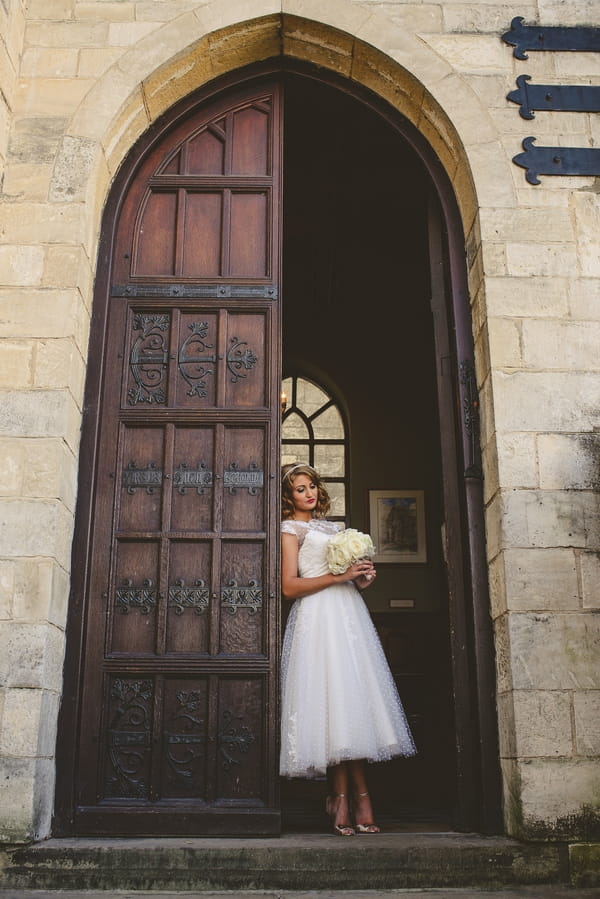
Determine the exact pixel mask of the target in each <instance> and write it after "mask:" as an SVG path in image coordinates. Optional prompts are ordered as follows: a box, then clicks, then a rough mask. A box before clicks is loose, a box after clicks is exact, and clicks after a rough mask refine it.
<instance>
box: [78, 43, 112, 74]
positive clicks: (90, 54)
mask: <svg viewBox="0 0 600 899" xmlns="http://www.w3.org/2000/svg"><path fill="white" fill-rule="evenodd" d="M122 55H123V50H122V49H121V48H120V47H102V48H100V47H89V48H87V49H84V50H80V51H79V68H78V70H77V74H78V75H80V76H81V77H82V78H100V77H101V76H102V75H103V74H104V72H106V70H107V69H110V67H111V66H112V65H113V63H115V62H116V61H117V60H118V59H119V58H120V57H121V56H122Z"/></svg>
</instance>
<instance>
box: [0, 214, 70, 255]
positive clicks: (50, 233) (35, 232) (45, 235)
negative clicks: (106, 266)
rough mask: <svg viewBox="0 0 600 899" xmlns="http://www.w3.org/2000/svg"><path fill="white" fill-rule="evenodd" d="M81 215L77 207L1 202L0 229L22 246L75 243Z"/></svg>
mask: <svg viewBox="0 0 600 899" xmlns="http://www.w3.org/2000/svg"><path fill="white" fill-rule="evenodd" d="M81 216H82V209H81V205H77V204H72V205H67V204H63V203H61V204H54V205H52V204H49V203H45V204H42V203H4V204H2V205H0V228H2V229H6V231H8V232H9V233H10V235H11V238H12V239H13V240H15V241H17V242H19V243H21V242H22V243H23V244H26V241H27V240H32V239H34V240H35V242H36V243H54V244H56V243H67V244H77V243H79V239H78V238H79V236H80V228H81ZM24 249H26V247H24ZM31 249H33V248H31Z"/></svg>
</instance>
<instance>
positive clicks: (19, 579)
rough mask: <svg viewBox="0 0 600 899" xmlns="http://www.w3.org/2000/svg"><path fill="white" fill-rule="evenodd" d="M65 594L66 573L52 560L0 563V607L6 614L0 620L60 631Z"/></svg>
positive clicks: (64, 607)
mask: <svg viewBox="0 0 600 899" xmlns="http://www.w3.org/2000/svg"><path fill="white" fill-rule="evenodd" d="M68 594H69V579H68V574H67V572H66V571H65V570H64V568H61V566H60V565H58V564H57V563H56V562H55V561H54V560H53V559H44V558H34V559H15V560H5V561H2V562H0V604H2V603H4V605H5V609H6V612H7V614H6V615H3V616H0V617H4V618H14V620H15V621H20V622H37V623H41V622H49V623H50V624H54V625H56V626H57V627H59V628H62V629H64V626H65V619H66V608H67V600H68Z"/></svg>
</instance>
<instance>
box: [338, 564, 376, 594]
mask: <svg viewBox="0 0 600 899" xmlns="http://www.w3.org/2000/svg"><path fill="white" fill-rule="evenodd" d="M376 577H377V572H376V571H375V566H374V565H373V562H372V561H371V560H370V559H360V561H359V562H355V563H354V564H353V565H351V566H350V568H347V569H346V571H345V572H344V574H343V575H340V579H341V578H343V579H344V581H354V583H355V584H356V586H357V587H358V589H359V590H364V589H365V588H366V587H370V586H371V584H372V583H373V581H374V580H375V578H376Z"/></svg>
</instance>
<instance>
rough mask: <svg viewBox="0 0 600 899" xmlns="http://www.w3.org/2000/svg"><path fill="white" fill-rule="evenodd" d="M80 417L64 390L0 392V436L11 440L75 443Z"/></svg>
mask: <svg viewBox="0 0 600 899" xmlns="http://www.w3.org/2000/svg"><path fill="white" fill-rule="evenodd" d="M80 428H81V414H80V412H79V410H78V409H77V407H76V406H75V404H74V403H73V399H72V397H71V395H70V393H69V392H68V391H66V390H29V391H25V390H22V391H17V390H15V391H11V392H8V391H2V393H1V394H0V434H6V435H11V436H14V437H62V438H64V439H66V440H67V442H68V443H69V445H70V446H71V447H72V448H75V447H77V445H78V443H79V431H80Z"/></svg>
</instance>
